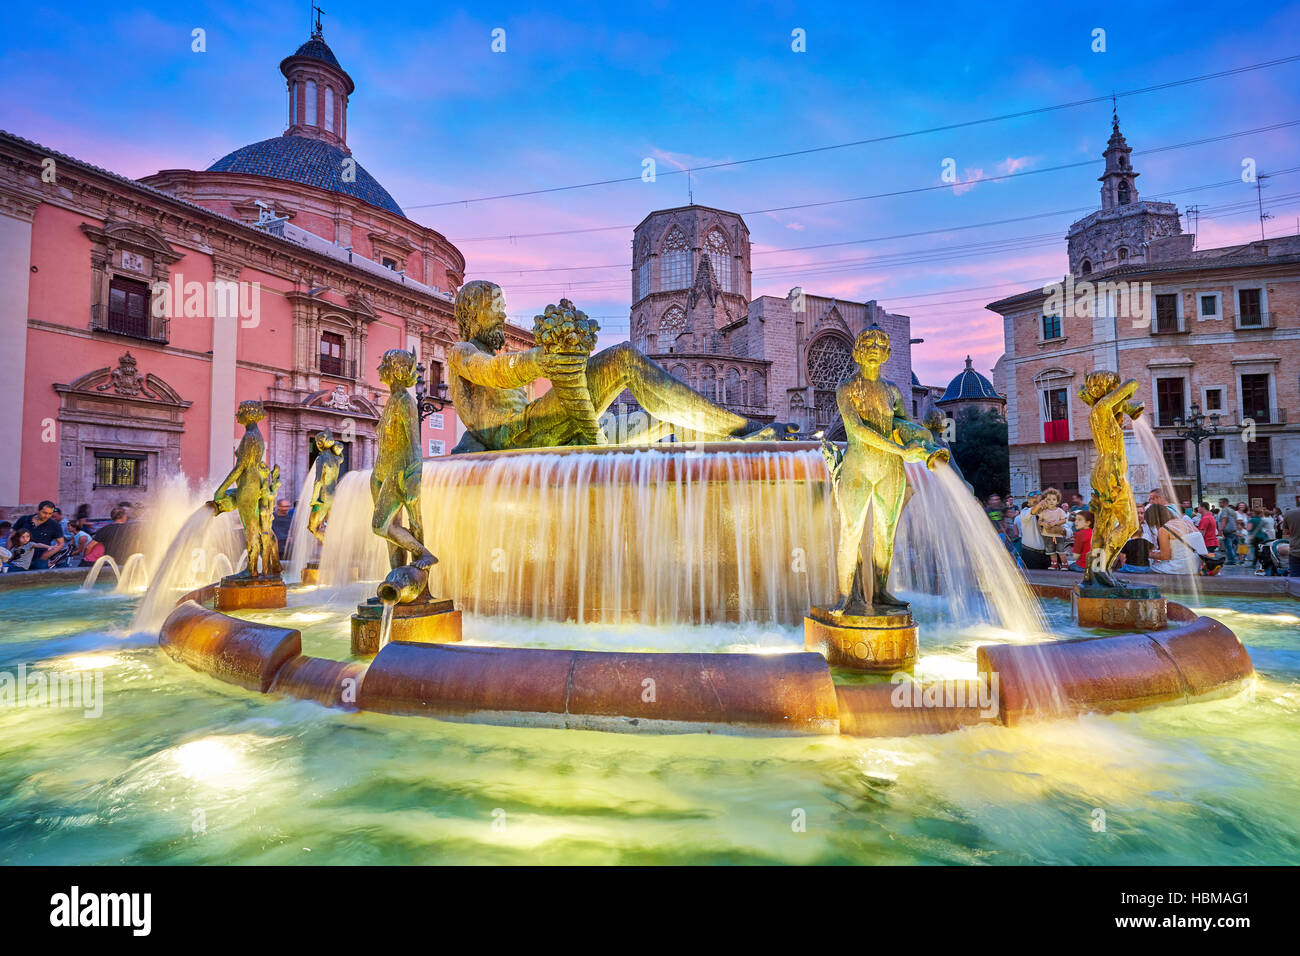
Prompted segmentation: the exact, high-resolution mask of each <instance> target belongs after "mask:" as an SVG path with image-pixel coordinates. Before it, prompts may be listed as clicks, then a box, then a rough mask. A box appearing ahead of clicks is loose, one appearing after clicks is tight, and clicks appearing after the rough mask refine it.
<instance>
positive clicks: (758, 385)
mask: <svg viewBox="0 0 1300 956" xmlns="http://www.w3.org/2000/svg"><path fill="white" fill-rule="evenodd" d="M749 400H750V402H752V403H753V404H755V405H766V404H767V383H766V382H765V381H764V380H763V373H762V372H760V371H759V370H758V369H754V370H753V371H752V372H750V373H749Z"/></svg>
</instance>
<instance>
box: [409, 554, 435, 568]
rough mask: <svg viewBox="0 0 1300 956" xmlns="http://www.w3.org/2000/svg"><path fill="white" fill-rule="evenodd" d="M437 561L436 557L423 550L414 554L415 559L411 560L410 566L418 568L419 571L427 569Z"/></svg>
mask: <svg viewBox="0 0 1300 956" xmlns="http://www.w3.org/2000/svg"><path fill="white" fill-rule="evenodd" d="M437 563H438V559H437V558H435V557H434V556H433V555H432V554H431V553H429V552H428V551H425V552H424V553H422V554H419V555H416V558H415V560H414V561H412V562H411V566H412V567H416V568H419V569H420V570H421V571H427V570H429V568H431V567H433V566H434V565H435V564H437Z"/></svg>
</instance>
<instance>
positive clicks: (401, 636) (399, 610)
mask: <svg viewBox="0 0 1300 956" xmlns="http://www.w3.org/2000/svg"><path fill="white" fill-rule="evenodd" d="M383 630H384V605H383V603H382V602H381V601H380V600H379V598H371V599H370V600H369V601H367V602H366V603H365V604H358V605H357V613H356V614H353V615H352V653H353V654H354V655H355V656H357V657H373V656H374V655H375V654H378V653H379V640H380V637H381V636H382V634H383ZM388 639H389V641H405V642H407V643H414V644H458V643H460V611H457V610H456V609H455V605H454V604H453V603H452V602H451V600H450V599H446V598H444V599H441V600H435V599H433V598H430V597H428V595H427V594H426V595H425V597H424V599H423V600H415V601H412V602H411V603H409V604H394V605H393V621H392V626H391V628H390V630H389V632H388Z"/></svg>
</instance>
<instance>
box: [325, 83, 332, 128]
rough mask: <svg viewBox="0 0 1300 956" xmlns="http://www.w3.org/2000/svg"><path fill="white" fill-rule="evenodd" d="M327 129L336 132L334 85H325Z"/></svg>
mask: <svg viewBox="0 0 1300 956" xmlns="http://www.w3.org/2000/svg"><path fill="white" fill-rule="evenodd" d="M325 131H326V132H327V133H332V132H334V87H332V86H327V87H325Z"/></svg>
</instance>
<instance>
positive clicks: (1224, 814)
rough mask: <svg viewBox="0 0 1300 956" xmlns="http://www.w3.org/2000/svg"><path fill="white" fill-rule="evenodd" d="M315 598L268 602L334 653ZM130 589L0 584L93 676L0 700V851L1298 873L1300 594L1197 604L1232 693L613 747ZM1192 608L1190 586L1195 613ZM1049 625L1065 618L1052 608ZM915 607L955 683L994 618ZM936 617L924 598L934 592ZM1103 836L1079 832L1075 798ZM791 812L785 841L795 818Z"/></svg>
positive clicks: (64, 667)
mask: <svg viewBox="0 0 1300 956" xmlns="http://www.w3.org/2000/svg"><path fill="white" fill-rule="evenodd" d="M318 594H319V592H306V593H302V592H299V593H295V594H293V595H292V597H291V600H292V601H293V602H294V603H295V605H296V606H291V607H289V608H286V609H284V610H280V611H274V612H263V613H262V615H259V616H261V617H263V618H264V619H266V620H277V621H281V622H285V623H288V622H293V626H296V627H301V628H303V629H304V643H305V645H306V646H305V648H304V649H305V650H307V651H308V652H310V653H329V654H333V655H335V656H342V655H345V654H346V652H347V650H346V649H347V630H346V609H345V608H343V607H341V606H337V607H330V608H325V609H319V608H316V607H313V606H312V605H311V603H310V602H311V601H312V600H313V598H314V597H315V596H318ZM137 600H138V598H136V597H132V596H122V595H117V594H114V593H113V592H112V591H111V590H109V588H108V587H107V586H101V587H100V588H98V589H97V590H96V591H95V592H92V593H82V592H79V591H77V590H76V589H74V588H66V589H61V590H51V589H32V590H28V589H22V590H9V591H0V672H2V671H8V672H12V671H13V670H14V669H15V668H16V667H17V666H18V665H19V664H24V663H25V664H27V665H28V666H37V667H40V668H45V669H51V670H59V671H64V672H68V671H74V670H79V671H80V672H87V673H91V674H93V673H95V672H96V671H99V672H102V674H103V679H104V687H105V701H104V709H103V716H102V717H99V718H97V719H88V718H85V717H83V716H81V712H80V711H73V710H69V709H57V708H41V709H27V708H14V707H0V863H51V864H58V863H63V864H67V863H82V864H87V863H91V864H107V863H133V864H141V863H144V864H148V863H190V864H218V863H299V862H302V863H316V864H320V863H334V864H337V863H347V864H366V863H471V862H472V863H706V862H707V863H771V862H784V863H995V864H1016V863H1084V864H1104V863H1115V864H1137V863H1142V864H1161V863H1295V862H1297V861H1300V809H1298V808H1300V604H1297V603H1296V602H1283V601H1274V600H1244V599H1241V600H1238V599H1232V600H1229V599H1225V598H1219V597H1215V598H1212V599H1208V602H1212V604H1213V610H1212V611H1210V612H1209V613H1212V614H1214V615H1216V616H1219V617H1220V618H1221V619H1222V620H1224V621H1226V622H1227V623H1229V624H1230V626H1232V627H1233V628H1234V629H1235V630H1236V631H1237V633H1238V634H1239V635H1240V636H1241V637H1242V639H1243V640H1244V641H1245V643H1246V644H1247V646H1248V647H1249V648H1250V651H1251V655H1252V657H1253V658H1254V660H1255V663H1256V666H1257V667H1258V669H1259V671H1260V672H1261V678H1262V679H1261V680H1260V681H1259V682H1258V684H1257V686H1256V688H1255V691H1254V695H1255V699H1254V700H1253V701H1252V700H1250V699H1248V698H1247V696H1246V695H1241V696H1238V697H1236V698H1233V699H1229V700H1222V701H1214V702H1207V703H1201V704H1191V705H1187V706H1182V707H1167V708H1163V709H1157V710H1152V711H1146V712H1143V713H1141V714H1131V715H1119V716H1112V717H1086V718H1083V719H1079V720H1070V721H1062V722H1056V723H1050V724H1043V725H1038V726H1030V727H1027V728H1019V729H1014V730H1008V729H1000V728H995V727H982V728H977V729H972V730H966V731H963V732H960V733H956V734H949V735H945V736H941V737H915V738H907V739H891V740H877V741H872V740H854V739H850V738H778V739H763V738H750V737H727V736H706V735H686V736H663V737H653V736H630V735H621V734H601V733H595V732H584V731H553V730H525V729H516V728H508V727H492V726H482V725H473V724H452V723H442V722H439V721H435V720H427V719H420V718H399V717H386V716H382V715H374V714H344V713H340V712H336V711H330V710H326V709H324V708H321V707H318V706H316V705H314V704H309V703H305V702H301V701H292V700H285V699H279V698H274V697H264V696H262V695H259V694H254V693H249V692H246V691H243V690H239V689H238V688H235V687H232V686H230V685H226V684H222V683H220V682H218V681H216V680H213V679H211V678H208V677H205V676H202V675H199V674H196V673H194V672H193V671H190V670H189V669H188V668H186V667H184V666H182V665H179V664H176V663H174V662H172V661H171V660H170V659H169V658H167V657H166V656H165V655H163V654H162V653H161V652H160V651H159V650H158V649H157V648H156V647H155V646H154V639H153V638H152V637H145V636H141V637H138V638H124V637H121V636H119V634H121V633H122V632H121V631H120V630H118V629H120V628H125V627H126V626H127V624H128V623H129V621H130V619H131V617H132V614H133V612H134V606H135V604H136V602H137ZM1208 602H1207V603H1208ZM1046 607H1047V610H1048V612H1049V624H1050V626H1051V627H1052V628H1053V629H1055V630H1059V631H1061V632H1063V633H1071V632H1072V629H1071V628H1070V627H1069V626H1068V624H1067V623H1066V620H1065V617H1066V613H1067V611H1066V605H1065V604H1064V602H1060V603H1057V602H1052V603H1049V604H1048V605H1046ZM917 611H918V617H919V618H921V620H922V621H923V625H922V627H923V629H922V637H921V645H922V647H921V651H922V655H923V657H922V662H921V663H922V668H923V669H928V670H929V671H930V672H932V673H935V674H938V673H948V672H956V673H962V672H965V671H968V670H969V669H971V668H973V652H974V646H975V644H976V643H978V642H979V641H986V640H989V639H996V638H997V637H998V636H1005V635H998V634H997V633H996V631H995V629H993V628H992V627H991V626H990V625H982V626H980V627H976V628H971V629H955V628H953V627H952V626H950V625H944V624H938V623H934V622H928V621H927V615H928V614H929V613H931V612H929V611H928V610H927V609H926V608H924V607H918V609H917ZM933 613H934V614H936V615H943V614H946V613H947V612H946V609H942V608H940V609H937V610H935V611H934V612H933ZM465 633H466V637H467V639H469V640H478V641H496V642H500V643H520V644H531V645H534V646H538V645H540V646H574V647H591V646H595V647H625V648H628V649H635V648H658V649H665V650H666V649H681V648H686V647H697V648H701V649H710V650H740V649H745V650H756V649H766V650H770V651H773V652H776V651H780V650H782V649H787V648H792V647H795V646H797V645H798V643H799V641H798V632H797V630H795V629H793V628H789V627H785V626H781V625H765V624H757V623H750V624H734V625H714V626H704V627H687V626H681V625H675V626H671V625H666V626H662V627H650V626H644V625H612V624H611V625H599V626H594V625H593V626H588V627H581V628H577V627H573V626H565V625H563V624H558V623H555V624H536V623H532V622H525V621H520V620H510V621H504V622H498V621H489V620H487V619H485V618H481V617H477V616H474V615H467V616H466V621H465ZM1097 808H1100V809H1102V810H1104V811H1105V814H1106V831H1105V832H1104V833H1098V832H1094V831H1093V821H1094V819H1095V817H1094V810H1095V809H1097ZM798 811H802V812H803V814H804V815H806V820H807V825H806V832H795V831H794V830H793V829H792V826H791V823H792V820H793V819H794V818H795V815H796V813H797V812H798Z"/></svg>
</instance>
